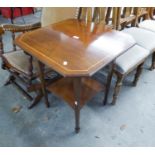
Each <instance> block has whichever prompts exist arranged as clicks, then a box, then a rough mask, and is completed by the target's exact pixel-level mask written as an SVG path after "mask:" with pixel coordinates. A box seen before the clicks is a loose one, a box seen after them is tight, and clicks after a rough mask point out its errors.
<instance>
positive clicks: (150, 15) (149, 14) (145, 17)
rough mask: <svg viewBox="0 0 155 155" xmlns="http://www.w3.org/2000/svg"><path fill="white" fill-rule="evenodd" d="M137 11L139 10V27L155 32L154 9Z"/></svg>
mask: <svg viewBox="0 0 155 155" xmlns="http://www.w3.org/2000/svg"><path fill="white" fill-rule="evenodd" d="M137 9H138V22H137V26H138V27H140V28H143V29H146V30H149V31H152V32H155V21H154V8H137Z"/></svg>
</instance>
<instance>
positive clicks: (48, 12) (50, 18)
mask: <svg viewBox="0 0 155 155" xmlns="http://www.w3.org/2000/svg"><path fill="white" fill-rule="evenodd" d="M77 10H78V8H76V7H45V8H43V9H42V15H41V25H42V27H43V26H47V25H49V24H53V23H56V22H59V21H61V20H65V19H68V18H75V17H76V14H77Z"/></svg>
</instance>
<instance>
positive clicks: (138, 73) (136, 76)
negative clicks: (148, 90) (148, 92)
mask: <svg viewBox="0 0 155 155" xmlns="http://www.w3.org/2000/svg"><path fill="white" fill-rule="evenodd" d="M143 64H144V62H143V63H142V64H140V65H139V66H138V67H137V71H136V74H135V78H134V81H133V86H136V85H137V82H138V80H139V78H140V75H141V74H142V70H143Z"/></svg>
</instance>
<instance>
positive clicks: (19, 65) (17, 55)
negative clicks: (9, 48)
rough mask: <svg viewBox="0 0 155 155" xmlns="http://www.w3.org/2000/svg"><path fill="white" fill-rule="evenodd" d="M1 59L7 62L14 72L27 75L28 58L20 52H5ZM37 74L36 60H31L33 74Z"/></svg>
mask: <svg viewBox="0 0 155 155" xmlns="http://www.w3.org/2000/svg"><path fill="white" fill-rule="evenodd" d="M3 57H4V58H5V59H6V60H7V62H8V63H9V64H10V65H11V66H12V67H13V68H15V69H16V70H18V71H20V72H23V73H25V74H27V75H28V74H29V66H28V64H30V63H29V56H28V55H26V54H25V53H24V52H23V51H22V50H18V51H13V52H7V53H5V54H3ZM37 72H38V64H37V61H36V59H34V60H33V74H35V73H37Z"/></svg>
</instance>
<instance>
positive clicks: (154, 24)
mask: <svg viewBox="0 0 155 155" xmlns="http://www.w3.org/2000/svg"><path fill="white" fill-rule="evenodd" d="M138 26H139V27H140V28H143V29H146V30H149V31H152V32H155V21H154V20H144V21H142V22H140V23H139V25H138Z"/></svg>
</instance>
